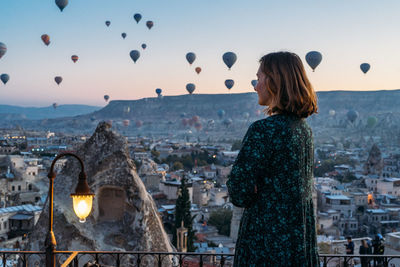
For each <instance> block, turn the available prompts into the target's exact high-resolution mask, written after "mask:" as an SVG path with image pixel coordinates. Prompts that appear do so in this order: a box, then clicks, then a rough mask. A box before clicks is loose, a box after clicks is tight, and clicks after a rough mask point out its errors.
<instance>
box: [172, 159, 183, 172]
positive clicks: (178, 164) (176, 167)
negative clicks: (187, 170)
mask: <svg viewBox="0 0 400 267" xmlns="http://www.w3.org/2000/svg"><path fill="white" fill-rule="evenodd" d="M172 170H173V171H177V170H183V164H182V163H181V162H179V161H175V162H174V165H172Z"/></svg>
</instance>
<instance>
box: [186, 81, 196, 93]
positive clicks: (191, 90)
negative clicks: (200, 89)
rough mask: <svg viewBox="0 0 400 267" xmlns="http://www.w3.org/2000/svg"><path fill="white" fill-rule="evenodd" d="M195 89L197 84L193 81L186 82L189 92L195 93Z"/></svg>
mask: <svg viewBox="0 0 400 267" xmlns="http://www.w3.org/2000/svg"><path fill="white" fill-rule="evenodd" d="M195 89H196V85H194V84H193V83H188V84H186V90H187V91H188V92H189V94H193V92H194V90H195Z"/></svg>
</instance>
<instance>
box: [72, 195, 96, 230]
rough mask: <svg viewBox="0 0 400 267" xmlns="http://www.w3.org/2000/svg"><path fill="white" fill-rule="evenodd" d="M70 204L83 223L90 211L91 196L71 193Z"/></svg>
mask: <svg viewBox="0 0 400 267" xmlns="http://www.w3.org/2000/svg"><path fill="white" fill-rule="evenodd" d="M72 205H73V207H74V211H75V214H76V216H78V218H79V221H80V222H81V223H84V222H85V221H86V217H87V216H89V214H90V212H91V211H92V205H93V196H91V195H80V196H79V195H73V196H72Z"/></svg>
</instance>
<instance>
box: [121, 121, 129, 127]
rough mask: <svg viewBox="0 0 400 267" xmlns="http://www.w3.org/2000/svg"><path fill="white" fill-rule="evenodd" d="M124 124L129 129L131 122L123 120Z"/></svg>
mask: <svg viewBox="0 0 400 267" xmlns="http://www.w3.org/2000/svg"><path fill="white" fill-rule="evenodd" d="M122 123H123V124H124V126H125V127H128V126H129V123H130V121H129V120H123V121H122Z"/></svg>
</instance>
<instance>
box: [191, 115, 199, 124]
mask: <svg viewBox="0 0 400 267" xmlns="http://www.w3.org/2000/svg"><path fill="white" fill-rule="evenodd" d="M191 121H192V122H193V123H196V122H199V121H200V117H199V116H197V115H195V116H193V117H192V119H191Z"/></svg>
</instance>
